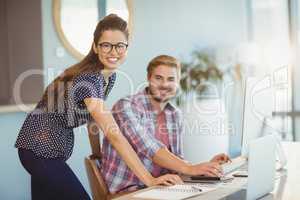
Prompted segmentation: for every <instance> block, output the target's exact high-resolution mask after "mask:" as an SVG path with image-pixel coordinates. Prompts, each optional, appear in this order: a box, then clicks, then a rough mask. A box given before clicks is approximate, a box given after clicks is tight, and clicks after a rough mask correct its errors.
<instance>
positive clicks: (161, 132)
mask: <svg viewBox="0 0 300 200" xmlns="http://www.w3.org/2000/svg"><path fill="white" fill-rule="evenodd" d="M147 72H148V73H147V78H148V83H149V84H148V87H146V88H145V89H144V90H143V91H141V92H139V93H137V94H135V95H131V96H127V97H125V98H122V99H120V100H119V101H118V102H117V103H116V104H115V105H114V106H113V109H112V113H113V115H114V118H115V120H116V122H117V123H118V125H119V127H120V129H121V132H122V133H123V134H124V135H125V137H126V138H127V139H128V141H129V142H130V144H131V145H132V147H133V148H134V150H135V151H136V152H137V155H138V156H139V157H140V159H141V161H142V162H143V163H144V165H145V167H146V168H147V169H148V170H149V171H150V172H151V174H152V175H153V176H155V177H157V176H160V175H162V174H165V173H170V172H177V173H182V174H188V175H208V176H220V175H221V173H222V172H221V168H220V162H226V161H227V160H228V159H229V158H228V157H227V156H226V155H225V154H220V155H217V156H215V157H214V158H213V159H212V160H211V161H210V162H206V163H201V164H196V165H192V164H189V163H188V162H186V161H185V160H183V156H182V138H181V137H182V130H183V127H182V126H183V125H182V119H181V115H180V112H179V110H178V109H177V108H176V107H175V106H173V105H172V104H171V103H170V99H172V98H173V97H174V96H175V95H176V91H177V87H178V84H179V81H180V64H179V62H178V61H177V60H176V59H175V58H173V57H171V56H167V55H161V56H157V57H155V58H154V59H153V60H152V61H151V62H150V63H149V65H148V68H147ZM102 150H103V158H102V161H101V163H102V174H103V176H104V179H105V181H106V184H107V186H108V188H109V191H110V192H111V193H116V192H120V191H126V190H134V189H137V188H139V187H143V184H142V182H141V181H139V180H138V178H137V177H136V176H135V175H134V173H132V171H130V169H129V168H128V167H127V166H126V164H125V162H124V161H123V160H122V159H121V157H120V156H119V155H118V153H117V152H116V151H115V150H114V148H113V147H112V146H111V144H110V143H109V142H108V140H107V139H106V138H104V140H103V147H102ZM177 181H178V180H177ZM174 182H176V180H175V181H174ZM166 184H168V183H166Z"/></svg>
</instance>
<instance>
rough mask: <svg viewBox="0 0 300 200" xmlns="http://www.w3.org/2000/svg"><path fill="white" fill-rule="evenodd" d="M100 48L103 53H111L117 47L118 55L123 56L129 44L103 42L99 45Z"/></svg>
mask: <svg viewBox="0 0 300 200" xmlns="http://www.w3.org/2000/svg"><path fill="white" fill-rule="evenodd" d="M98 46H99V47H100V49H101V51H102V52H103V53H110V52H111V51H112V49H113V48H114V47H115V50H116V51H117V53H118V54H123V53H125V51H126V50H127V47H128V44H125V43H123V42H119V43H117V44H111V43H109V42H102V43H100V44H98Z"/></svg>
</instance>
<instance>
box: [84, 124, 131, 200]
mask: <svg viewBox="0 0 300 200" xmlns="http://www.w3.org/2000/svg"><path fill="white" fill-rule="evenodd" d="M88 133H89V139H90V145H91V148H92V152H93V154H94V153H95V151H98V152H99V151H100V152H99V153H98V155H100V156H101V157H102V155H101V149H97V150H96V149H95V148H94V147H95V146H94V144H93V142H92V141H97V140H98V141H99V142H100V139H99V129H97V128H95V123H93V122H91V123H88ZM92 137H97V139H96V140H92V139H91V138H92ZM101 157H100V158H94V157H93V156H88V157H85V159H84V164H85V168H86V172H87V176H88V180H89V185H90V188H91V192H92V197H93V200H110V199H113V198H116V197H119V196H122V195H124V194H128V193H129V192H122V193H118V194H110V192H109V190H108V188H107V185H106V184H105V181H104V179H103V177H102V174H101V160H100V159H101Z"/></svg>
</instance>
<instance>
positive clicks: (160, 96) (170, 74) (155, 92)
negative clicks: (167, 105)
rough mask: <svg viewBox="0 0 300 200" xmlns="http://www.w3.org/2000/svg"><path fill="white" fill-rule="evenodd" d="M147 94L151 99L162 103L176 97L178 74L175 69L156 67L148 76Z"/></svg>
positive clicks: (163, 66)
mask: <svg viewBox="0 0 300 200" xmlns="http://www.w3.org/2000/svg"><path fill="white" fill-rule="evenodd" d="M148 82H149V92H150V94H151V96H152V98H153V99H154V100H155V101H156V102H159V103H164V102H167V101H168V100H170V99H171V98H173V97H174V96H175V95H176V90H177V87H178V83H179V74H178V70H177V69H176V67H171V66H168V65H158V66H157V67H155V68H154V69H153V71H152V72H151V74H149V75H148Z"/></svg>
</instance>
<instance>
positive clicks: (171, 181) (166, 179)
mask: <svg viewBox="0 0 300 200" xmlns="http://www.w3.org/2000/svg"><path fill="white" fill-rule="evenodd" d="M182 183H183V181H182V180H181V178H180V177H179V176H178V175H176V174H166V175H163V176H159V177H157V178H154V179H153V181H152V184H151V185H149V186H154V185H167V186H170V185H175V184H182Z"/></svg>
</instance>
